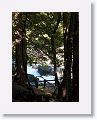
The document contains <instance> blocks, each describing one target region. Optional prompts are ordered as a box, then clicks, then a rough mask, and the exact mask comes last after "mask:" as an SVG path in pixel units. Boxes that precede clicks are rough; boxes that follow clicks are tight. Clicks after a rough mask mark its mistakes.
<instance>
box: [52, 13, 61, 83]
mask: <svg viewBox="0 0 97 120" xmlns="http://www.w3.org/2000/svg"><path fill="white" fill-rule="evenodd" d="M60 20H61V13H58V20H57V23H56V26H55V28H54V31H53V33H52V37H51V46H52V54H53V57H52V58H53V64H54V75H55V85H57V82H58V80H57V73H56V47H55V40H54V35H55V33H56V30H57V29H58V25H59V23H60Z"/></svg>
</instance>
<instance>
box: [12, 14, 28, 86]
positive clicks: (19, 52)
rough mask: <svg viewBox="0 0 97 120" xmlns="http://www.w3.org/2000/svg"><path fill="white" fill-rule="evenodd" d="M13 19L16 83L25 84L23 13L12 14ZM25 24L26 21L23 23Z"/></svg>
mask: <svg viewBox="0 0 97 120" xmlns="http://www.w3.org/2000/svg"><path fill="white" fill-rule="evenodd" d="M13 14H14V19H15V20H16V21H17V22H16V28H15V47H16V67H17V68H16V72H17V83H18V84H25V81H26V80H27V77H26V70H25V66H26V65H25V66H24V64H25V62H24V61H25V58H24V57H26V56H25V51H26V47H25V37H24V34H25V26H24V25H25V24H23V21H22V20H23V13H19V12H16V13H13ZM25 22H26V21H25Z"/></svg>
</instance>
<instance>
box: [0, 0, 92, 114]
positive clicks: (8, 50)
mask: <svg viewBox="0 0 97 120" xmlns="http://www.w3.org/2000/svg"><path fill="white" fill-rule="evenodd" d="M12 12H79V102H12ZM0 34H1V35H0V38H1V40H0V61H1V62H0V63H1V64H0V76H1V77H0V78H1V83H0V113H2V114H91V3H90V1H89V0H85V1H84V2H83V1H82V0H58V1H57V0H52V1H51V0H25V1H22V0H2V1H0Z"/></svg>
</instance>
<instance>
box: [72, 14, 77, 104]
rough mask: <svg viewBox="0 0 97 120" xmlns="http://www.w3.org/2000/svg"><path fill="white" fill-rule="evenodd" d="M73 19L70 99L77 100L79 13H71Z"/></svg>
mask: <svg viewBox="0 0 97 120" xmlns="http://www.w3.org/2000/svg"><path fill="white" fill-rule="evenodd" d="M71 17H72V20H73V32H74V34H73V84H72V86H73V91H72V101H76V102H78V101H79V15H78V13H77V12H75V13H71Z"/></svg>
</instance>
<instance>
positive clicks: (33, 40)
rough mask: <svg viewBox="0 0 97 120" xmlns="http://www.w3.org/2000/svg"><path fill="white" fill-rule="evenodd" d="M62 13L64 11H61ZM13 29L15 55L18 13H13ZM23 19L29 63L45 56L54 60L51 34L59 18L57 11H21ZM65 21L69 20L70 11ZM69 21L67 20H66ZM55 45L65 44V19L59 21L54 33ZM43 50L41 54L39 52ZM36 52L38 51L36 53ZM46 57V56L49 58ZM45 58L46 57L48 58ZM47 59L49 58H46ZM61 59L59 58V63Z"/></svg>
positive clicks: (66, 14)
mask: <svg viewBox="0 0 97 120" xmlns="http://www.w3.org/2000/svg"><path fill="white" fill-rule="evenodd" d="M61 14H62V13H61ZM12 15H13V17H12V29H13V31H12V32H13V55H14V54H15V49H14V46H15V40H16V36H15V32H17V24H18V22H19V20H18V19H17V17H16V14H15V13H13V14H12ZM21 15H22V20H21V25H22V26H24V21H25V18H26V17H27V20H26V28H25V30H26V35H25V39H26V41H27V48H28V49H27V55H28V63H33V61H37V60H39V59H41V57H43V56H47V57H48V58H49V59H50V60H51V61H52V48H51V36H52V33H53V30H54V28H55V25H56V23H57V19H58V13H57V12H21ZM65 16H66V17H65V21H66V20H67V18H68V16H69V13H65ZM66 23H67V21H66ZM54 40H55V47H56V49H57V48H58V47H61V46H63V43H64V41H63V20H62V17H61V21H60V23H59V26H58V29H57V31H56V33H55V35H54ZM39 50H40V51H42V52H41V55H39V54H38V52H39ZM35 53H37V54H36V55H35ZM47 57H46V58H47ZM46 58H44V59H46ZM46 60H47V59H46ZM59 62H60V60H58V59H57V63H59Z"/></svg>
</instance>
